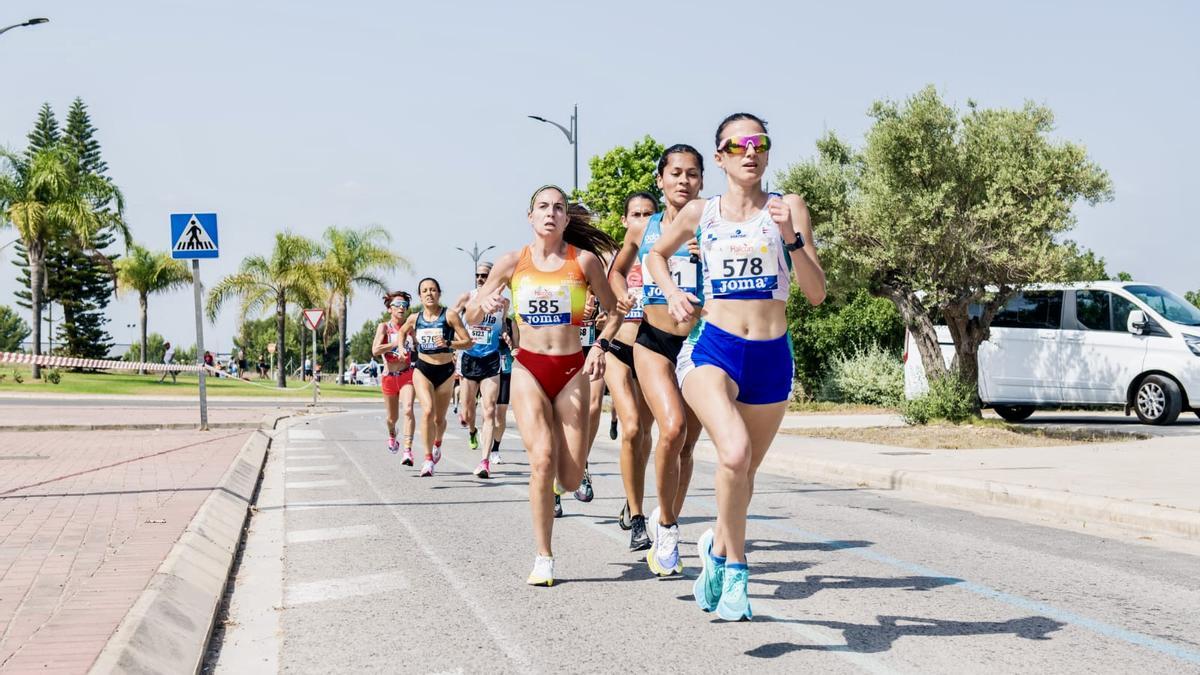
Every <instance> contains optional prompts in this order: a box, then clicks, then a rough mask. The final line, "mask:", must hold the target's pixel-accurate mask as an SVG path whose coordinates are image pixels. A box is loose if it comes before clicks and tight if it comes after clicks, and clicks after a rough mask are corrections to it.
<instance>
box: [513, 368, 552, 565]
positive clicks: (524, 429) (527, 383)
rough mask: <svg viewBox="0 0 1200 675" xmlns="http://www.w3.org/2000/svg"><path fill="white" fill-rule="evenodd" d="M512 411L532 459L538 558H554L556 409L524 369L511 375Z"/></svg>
mask: <svg viewBox="0 0 1200 675" xmlns="http://www.w3.org/2000/svg"><path fill="white" fill-rule="evenodd" d="M511 386H512V408H513V414H515V415H516V417H517V431H518V432H519V433H520V434H521V442H522V443H524V444H525V452H526V453H527V456H528V459H529V507H530V512H531V514H532V516H533V538H534V542H535V544H536V545H537V554H538V555H543V556H553V555H554V553H553V549H552V548H551V546H550V537H551V534H552V532H553V530H554V474H555V466H554V457H555V452H554V444H555V439H554V433H553V431H552V430H551V425H552V424H553V423H554V409H553V407H552V406H551V404H550V400H549V399H548V398H546V393H545V392H544V391H542V386H541V385H540V384H538V382H537V380H535V379H534V377H533V375H531V374H530V373H529V371H528V370H526V369H525V367H524V366H521V365H519V364H515V365H514V366H513V372H512V381H511Z"/></svg>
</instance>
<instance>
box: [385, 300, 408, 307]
mask: <svg viewBox="0 0 1200 675" xmlns="http://www.w3.org/2000/svg"><path fill="white" fill-rule="evenodd" d="M389 306H391V307H398V308H400V309H408V303H407V302H405V301H403V300H401V299H399V298H397V299H395V300H393V301H392V302H391V303H390V305H389Z"/></svg>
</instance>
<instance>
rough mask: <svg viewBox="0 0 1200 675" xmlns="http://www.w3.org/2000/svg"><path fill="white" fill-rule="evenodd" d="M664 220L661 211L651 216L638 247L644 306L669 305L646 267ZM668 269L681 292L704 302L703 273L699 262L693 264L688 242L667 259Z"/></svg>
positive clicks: (660, 235)
mask: <svg viewBox="0 0 1200 675" xmlns="http://www.w3.org/2000/svg"><path fill="white" fill-rule="evenodd" d="M662 218H663V214H662V212H661V211H659V212H658V213H656V214H654V215H653V216H650V222H648V223H646V231H645V233H643V234H642V243H641V245H639V246H638V252H637V256H638V261H639V262H640V263H641V266H642V293H643V295H644V297H645V301H644V304H647V305H665V304H667V298H666V297H665V296H664V295H663V290H662V287H661V286H659V285H658V284H656V283H655V282H654V278H653V277H652V276H651V275H650V268H649V267H647V266H646V254H648V253H649V252H650V249H652V248H654V244H655V243H657V242H658V240H659V238H660V237H662ZM667 267H668V268H669V269H670V271H671V276H672V277H673V278H674V280H675V285H676V286H679V290H681V291H683V292H685V293H691V294H692V295H694V296H696V297H698V298H700V301H701V303H703V302H704V295H703V294H702V293H701V291H700V286H701V284H700V281H701V279H702V278H703V272H701V268H700V263H699V262H692V254H691V253H689V252H688V248H687V243H686V242H685V243H684V245H683V246H680V247H679V250H678V251H676V252H675V253H674V254H672V255H671V257H670V258H668V259H667Z"/></svg>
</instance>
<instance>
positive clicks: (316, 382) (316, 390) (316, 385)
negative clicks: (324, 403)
mask: <svg viewBox="0 0 1200 675" xmlns="http://www.w3.org/2000/svg"><path fill="white" fill-rule="evenodd" d="M312 336H313V348H312V362H313V405H316V404H317V398H318V397H319V396H320V395H321V384H320V382H321V380H320V379H318V377H317V328H316V326H313V330H312Z"/></svg>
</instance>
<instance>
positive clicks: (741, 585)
mask: <svg viewBox="0 0 1200 675" xmlns="http://www.w3.org/2000/svg"><path fill="white" fill-rule="evenodd" d="M749 583H750V570H748V569H746V568H745V567H735V568H733V569H730V568H728V567H726V568H725V585H724V586H722V587H721V600H720V601H719V602H718V603H717V616H719V617H721V618H722V619H724V620H726V621H743V620H745V621H749V620H750V619H753V618H754V612H752V611H750V596H749V595H747V594H746V589H747V586H748V585H749Z"/></svg>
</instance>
